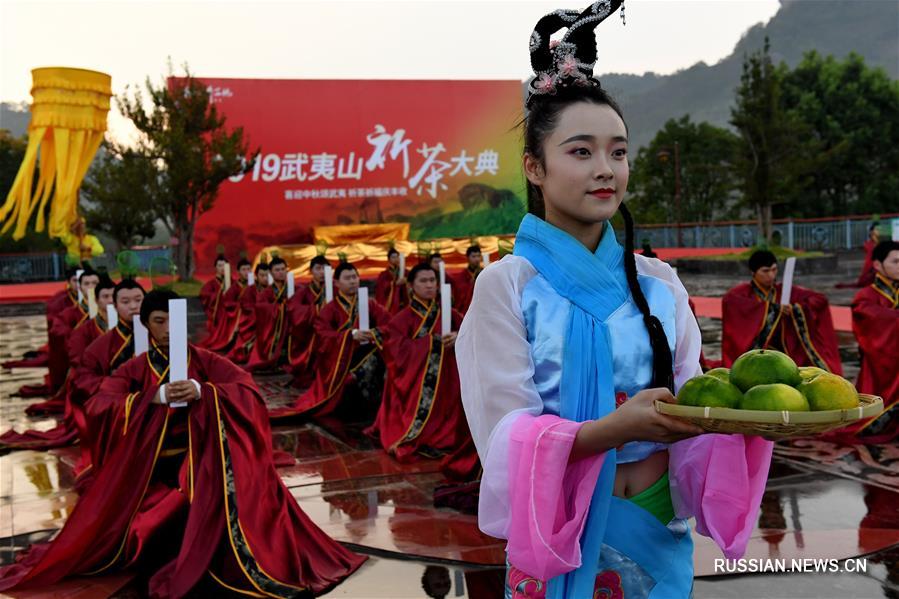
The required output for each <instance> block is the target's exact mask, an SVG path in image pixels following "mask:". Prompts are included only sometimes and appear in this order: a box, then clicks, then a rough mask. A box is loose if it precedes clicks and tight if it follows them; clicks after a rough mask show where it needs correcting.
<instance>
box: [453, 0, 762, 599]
mask: <svg viewBox="0 0 899 599" xmlns="http://www.w3.org/2000/svg"><path fill="white" fill-rule="evenodd" d="M621 3H622V2H621V0H604V1H600V2H596V3H594V4H592V5H591V6H590V7H588V8H587V9H586V10H584V11H583V12H578V11H568V10H558V11H555V12H554V13H551V14H549V15H547V16H546V17H544V18H543V19H541V20H540V21H539V22H538V24H537V27H536V29H535V31H534V32H533V34H532V35H531V39H530V52H531V62H532V66H533V67H534V71H535V77H534V79H533V80H532V81H531V83H530V84H529V89H528V99H527V106H526V108H527V115H526V117H525V121H524V129H525V135H524V137H525V149H524V159H523V166H524V171H525V175H526V177H527V181H528V204H529V214H527V215H526V216H525V217H524V219H523V220H522V222H521V225H520V228H519V230H518V234H517V237H516V241H515V251H514V255H512V256H506V257H505V258H503V259H502V260H501V261H499V262H497V263H494V264H492V265H491V266H490V267H489V268H487V269H485V270H484V271H483V272H482V273H481V275H480V276H479V277H478V281H477V283H476V286H475V291H474V298H473V301H472V304H471V308H470V309H469V312H468V314H467V316H466V318H465V321H464V322H463V325H462V327H461V330H460V333H459V337H458V340H457V359H458V365H459V373H460V378H461V382H462V399H463V403H464V404H465V411H466V417H467V418H468V421H469V425H470V428H471V432H472V436H473V438H474V440H475V443H476V445H477V448H478V453H479V455H480V458H481V461H482V463H483V465H484V475H483V480H482V483H481V493H480V505H479V522H480V526H481V528H482V530H484V531H485V532H487V533H489V534H491V535H494V536H497V537H500V538H504V539H507V540H508V544H507V557H508V564H509V567H508V571H507V572H508V573H507V579H506V583H507V584H506V596H507V597H510V598H519V597H553V598H565V599H581V598H592V597H595V596H599V597H606V596H609V597H622V596H623V597H628V598H630V597H661V598H665V599H669V598H674V597H688V596H689V595H690V594H691V591H692V584H693V564H692V559H693V542H692V539H691V533H690V528H689V526H688V524H687V518H689V517H691V516H695V517H696V521H697V531H698V532H700V533H701V534H705V535H708V536H710V537H712V538H713V539H714V540H715V541H716V542H717V543H718V545H719V546H720V547H721V548H722V550H723V551H724V553H725V555H726V556H727V557H731V558H735V557H738V556H740V555H742V554H743V552H744V551H745V547H746V544H747V542H748V538H749V534H750V532H751V531H752V529H753V526H754V523H755V519H756V517H757V513H758V507H759V502H760V500H761V495H762V491H763V490H764V487H765V481H766V479H767V473H768V467H769V465H770V459H771V448H772V444H771V442H769V441H766V440H764V439H761V438H759V437H745V436H742V435H698V433H700V432H701V430H700V429H698V428H697V427H694V426H693V425H691V424H688V423H686V422H684V421H680V420H677V419H675V418H671V417H667V416H664V415H662V414H660V413H658V412H657V411H656V410H655V408H654V400H659V401H665V402H674V401H676V400H675V398H674V396H673V393H674V392H675V391H676V390H677V389H679V388H680V386H681V385H683V384H684V383H685V382H686V381H687V380H689V379H690V378H691V377H693V376H696V375H698V374H700V373H701V369H700V366H699V352H700V349H701V337H700V334H699V328H698V326H697V324H696V319H695V317H694V316H693V314H692V312H691V311H690V308H689V305H688V296H687V292H686V291H685V289H684V287H683V285H682V284H681V282H680V281H679V280H678V278H677V275H676V274H675V273H674V271H673V270H672V269H671V268H670V267H669V266H668V265H667V264H665V263H663V262H661V261H659V260H657V259H652V258H645V257H643V256H638V255H635V254H634V251H633V237H634V234H633V222H632V220H631V216H630V213H629V212H628V210H627V207H626V206H625V204H624V203H622V200H623V198H624V194H625V190H626V188H627V181H628V158H627V133H628V132H627V126H626V124H625V121H624V119H623V117H622V114H621V110H620V109H619V108H618V106H617V105H616V104H615V102H614V101H613V100H612V99H611V98H610V97H609V96H608V95H607V94H606V92H605V91H604V90H603V89H602V88H601V86H600V84H599V82H598V81H597V80H596V79H595V78H594V77H593V66H594V64H595V62H596V42H595V38H594V28H595V27H596V25H598V24H599V22H601V21H602V20H603V19H605V18H606V17H608V16H609V15H610V14H612V13H613V12H615V11H616V10H617V9H618V8H619V7H620V6H621ZM561 29H567V32H566V33H565V34H564V36H563V37H562V39H561V41H560V42H559V43H558V44H555V45H551V44H550V40H549V38H550V36H551V35H553V34H554V33H556V32H557V31H559V30H561ZM616 211H617V212H620V213H621V216H622V218H623V220H624V223H625V227H626V241H625V245H624V247H622V246H621V245H619V243H618V241H617V240H616V238H615V233H614V231H613V230H612V227H611V226H610V220H611V219H612V217H613V215H614V214H615V212H616ZM697 435H698V436H697ZM603 593H605V594H603Z"/></svg>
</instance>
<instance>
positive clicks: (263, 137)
mask: <svg viewBox="0 0 899 599" xmlns="http://www.w3.org/2000/svg"><path fill="white" fill-rule="evenodd" d="M203 81H204V82H205V83H206V84H207V85H208V90H209V92H210V95H211V99H212V101H213V102H214V103H215V104H216V106H217V107H218V108H219V109H220V110H221V112H222V113H223V114H224V115H225V116H226V118H227V123H226V126H227V127H229V128H233V127H237V126H240V127H243V128H244V132H245V134H246V136H247V138H248V141H249V144H250V148H253V149H255V148H257V147H258V148H259V149H260V154H259V157H258V159H257V161H256V163H255V165H254V167H253V169H252V170H251V171H250V172H249V173H247V174H245V175H243V176H240V177H235V178H233V179H232V180H231V181H228V182H226V183H225V184H224V185H223V186H222V188H221V191H220V194H219V197H218V199H217V200H216V202H215V206H214V207H213V208H212V209H211V210H209V211H208V212H206V213H205V214H203V215H202V216H201V217H200V219H199V221H198V224H197V228H196V235H195V243H196V246H195V247H196V251H197V257H198V263H197V264H198V268H199V269H201V270H206V269H207V268H209V267H210V265H211V263H212V260H213V258H214V255H215V247H216V245H218V244H222V245H224V246H225V248H226V252H227V254H228V256H229V257H231V258H234V257H236V256H237V254H238V252H240V251H241V250H245V251H246V252H247V254H248V255H249V256H251V257H252V256H253V255H255V253H256V251H258V250H259V248H261V247H263V246H266V245H276V244H281V245H283V244H294V243H312V242H313V239H312V227H314V226H317V225H346V224H366V223H385V222H408V223H409V225H410V233H409V236H410V238H411V239H432V238H438V237H466V236H470V235H494V234H505V233H514V232H515V230H516V228H517V226H518V223H519V221H520V220H521V217H522V215H523V213H524V185H523V178H522V175H521V167H520V164H521V141H520V140H521V133H520V131H519V129H518V128H517V126H516V125H517V124H518V123H519V121H520V120H521V117H522V90H521V83H520V82H518V81H312V80H259V79H208V78H204V79H203Z"/></svg>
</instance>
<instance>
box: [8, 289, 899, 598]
mask: <svg viewBox="0 0 899 599" xmlns="http://www.w3.org/2000/svg"><path fill="white" fill-rule="evenodd" d="M697 279H701V278H700V277H693V280H691V281H687V287H688V289H689V288H690V287H691V285H696V286H697V287H703V289H702V293H703V294H709V293H713V291H711V290H710V287H711V286H712V285H713V284H714V285H724V284H726V283H720V282H718V283H712V282H709V281H702V280H700V281H698V282H697V281H696V280H697ZM845 279H846V277H845V276H843V277H842V279H840V280H845ZM737 280H739V279H737V278H735V279H734V282H736V281H737ZM27 313H28V311H27V310H24V309H20V310H19V312H18V315H10V316H3V317H0V339H2V343H0V361H2V360H7V359H10V358H13V357H18V356H20V355H21V354H22V353H23V352H24V351H27V350H29V349H33V348H35V347H37V346H39V345H41V343H42V342H43V340H44V339H46V337H45V334H46V327H45V323H44V318H43V316H42V315H40V314H32V315H27ZM23 314H24V315H23ZM193 322H195V321H193ZM702 324H703V333H704V340H705V347H706V351H707V352H708V353H709V355H710V357H712V358H717V357H719V355H718V354H720V349H718V350H717V351H716V343H717V344H718V345H717V347H718V348H720V341H719V340H717V339H716V337H717V336H720V323H717V322H716V321H712V320H709V321H707V322H704V323H702ZM841 351H842V352H844V353H845V355H846V356H849V357H853V356H854V360H855V362H854V365H855V368H857V359H858V358H857V349H856V348H855V347H854V343H850V342H845V341H844V340H843V339H841ZM852 365H853V363H852V362H850V363H849V364H848V366H849V367H850V368H852ZM44 372H45V371H44V370H42V369H32V370H16V371H13V372H10V371H2V373H0V432H3V431H5V430H7V429H8V428H10V427H14V428H16V429H17V430H23V429H25V428H29V427H35V426H37V427H39V428H44V429H46V428H50V427H52V426H53V425H55V422H56V421H55V420H54V419H53V418H28V417H26V416H25V415H24V408H25V406H27V405H28V404H30V403H32V402H33V401H35V400H33V399H23V398H18V397H13V396H12V394H13V392H14V391H15V390H16V389H17V388H18V387H19V386H21V385H23V384H38V383H40V382H41V381H42V379H43V374H44ZM852 374H854V371H850V373H849V375H850V376H851V375H852ZM257 381H258V383H259V386H260V388H261V390H262V392H263V395H264V396H265V397H266V398H267V401H268V402H269V403H270V404H271V405H273V406H277V405H281V404H283V403H284V402H286V401H288V400H289V399H290V398H291V397H292V396H293V394H294V393H295V391H294V390H291V389H290V388H289V387H287V380H286V377H283V376H267V377H259V378H258V379H257ZM273 433H274V446H275V447H276V448H277V449H282V450H284V451H287V452H289V453H290V454H292V455H293V456H294V460H295V461H294V464H293V465H291V466H288V467H284V468H280V469H279V472H280V474H281V476H282V478H283V480H284V482H285V484H286V485H287V486H288V488H289V489H290V492H291V493H292V494H293V496H294V498H296V500H297V502H298V503H299V504H300V506H301V507H302V508H303V510H304V511H305V512H306V513H307V514H308V515H309V516H310V517H311V518H312V520H313V521H314V522H315V523H316V524H317V525H318V526H320V527H321V528H322V529H324V530H325V531H326V532H327V533H328V534H329V535H331V536H332V537H333V538H335V539H337V540H338V541H341V542H344V543H347V544H349V545H350V546H351V547H352V548H354V549H356V550H358V551H360V552H362V553H366V554H369V555H370V556H372V559H370V560H369V561H368V562H367V563H366V564H365V566H364V567H363V568H362V569H360V571H359V572H358V573H356V574H355V575H353V576H352V577H350V579H348V580H347V581H346V582H345V583H344V584H342V585H341V586H339V587H338V588H337V589H335V590H334V591H333V592H332V593H331V594H330V595H329V596H333V597H354V598H360V599H361V598H368V597H372V598H374V597H392V598H407V597H408V598H412V597H475V598H478V597H500V596H501V588H502V575H503V570H502V564H503V563H504V552H503V547H504V546H503V542H502V541H500V540H497V539H493V538H491V537H489V536H487V535H484V534H483V533H481V532H480V531H479V530H478V528H477V522H476V518H475V517H474V516H470V515H466V514H463V513H460V512H457V511H454V510H452V509H448V508H436V507H434V504H433V492H434V488H435V487H436V486H438V485H440V484H441V483H443V479H442V476H441V475H440V474H439V472H438V464H437V463H436V462H430V461H422V462H418V463H416V464H412V465H408V464H404V465H401V464H399V463H397V462H396V461H394V460H393V459H392V458H390V457H389V456H387V455H386V454H385V453H384V452H383V451H382V450H380V449H379V448H377V447H375V446H374V444H373V443H372V442H371V440H370V439H368V438H367V437H366V436H365V435H363V434H362V433H361V428H360V427H357V426H341V425H335V424H334V423H328V424H313V423H300V424H294V425H291V426H282V427H276V428H275V429H274V431H273ZM77 457H78V455H77V449H76V448H72V447H69V448H62V449H58V450H51V451H46V452H36V451H19V452H13V453H8V454H6V455H2V456H0V563H9V562H10V561H11V560H12V559H13V554H14V551H15V550H16V549H19V548H22V547H25V546H27V545H28V544H29V543H32V542H36V541H40V540H45V539H47V538H49V537H50V536H51V535H52V534H53V533H54V532H55V530H57V529H58V528H59V527H60V526H61V525H62V524H63V523H64V522H65V519H66V517H67V516H68V514H69V513H71V510H72V508H73V506H74V504H75V501H76V495H75V493H74V492H73V491H72V486H73V475H72V468H73V466H74V463H75V461H76V460H77ZM694 541H695V544H696V551H695V556H694V566H695V570H696V576H697V578H696V581H695V586H694V594H695V597H697V598H701V597H709V598H711V597H722V598H725V597H740V598H748V597H759V598H762V597H764V598H775V597H819V598H830V597H834V598H836V597H865V598H867V597H870V598H875V597H899V448H897V447H895V446H889V447H887V446H873V447H863V446H838V445H835V444H833V443H826V442H821V441H815V440H811V439H809V440H797V441H792V442H782V443H779V444H778V445H777V446H776V449H775V457H774V462H773V464H772V468H771V473H770V476H769V481H768V485H767V488H766V492H765V496H764V499H763V502H762V509H761V513H760V516H759V521H758V523H757V527H756V529H755V531H754V532H753V535H752V538H751V540H750V544H749V548H748V550H747V554H746V557H752V558H771V559H778V558H780V559H784V560H786V566H787V567H790V565H791V564H792V561H791V560H793V559H794V558H795V559H804V558H812V559H835V560H841V561H838V562H836V566H837V567H840V568H843V571H839V572H812V571H809V570H807V571H806V572H803V573H799V572H792V573H790V572H787V573H773V572H765V573H754V574H748V573H738V574H728V573H727V571H726V570H725V571H719V572H716V571H715V560H716V559H720V558H722V555H721V552H720V550H719V549H718V548H717V547H716V546H715V545H714V543H713V542H712V541H711V540H709V539H707V538H705V537H701V536H699V535H694ZM856 557H862V558H864V560H865V561H863V562H858V563H856V562H855V561H850V562H843V561H842V560H846V559H848V558H856ZM862 566H864V568H865V571H855V570H859V569H861V567H862ZM807 567H813V566H812V565H807ZM821 567H825V568H829V567H830V565H829V564H826V565H822V566H821ZM849 568H851V569H852V570H853V571H848V569H849ZM12 596H14V597H50V596H53V597H57V596H66V597H83V598H88V597H109V596H115V597H139V596H140V589H139V588H137V587H136V586H135V583H134V582H133V581H132V579H131V576H129V575H128V574H119V575H114V576H108V577H104V578H99V579H76V580H72V581H65V582H63V583H60V584H59V585H56V586H55V587H53V588H51V589H43V590H41V591H40V592H28V593H14V594H12Z"/></svg>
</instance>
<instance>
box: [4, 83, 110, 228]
mask: <svg viewBox="0 0 899 599" xmlns="http://www.w3.org/2000/svg"><path fill="white" fill-rule="evenodd" d="M31 75H32V78H33V81H34V85H33V87H32V88H31V95H32V97H33V98H34V102H33V103H32V105H31V123H30V124H29V125H28V135H29V137H28V147H27V149H26V150H25V159H24V160H23V161H22V165H21V166H20V167H19V172H18V173H17V174H16V179H15V181H14V182H13V185H12V188H11V189H10V190H9V194H8V195H7V196H6V202H5V203H4V204H3V206H2V208H0V222H3V229H2V230H0V233H6V232H7V231H9V230H10V229H11V228H13V227H15V230H14V232H13V239H21V238H22V237H23V236H24V235H25V230H26V228H27V226H28V222H29V221H30V220H31V217H32V215H33V214H34V212H35V210H37V212H38V215H37V220H36V222H35V230H36V231H43V230H44V227H45V225H48V229H49V231H48V233H49V235H50V236H51V237H63V236H65V235H68V234H69V233H70V229H71V227H72V225H73V224H74V223H75V222H76V221H77V220H78V189H79V187H81V182H82V181H83V180H84V176H85V174H87V169H88V167H89V166H90V164H91V161H92V160H93V159H94V155H95V154H96V153H97V149H98V148H99V147H100V143H102V141H103V134H104V133H105V132H106V114H107V113H108V112H109V99H110V97H112V79H111V78H110V76H109V75H106V74H105V73H98V72H96V71H88V70H84V69H70V68H64V67H48V68H41V69H34V70H33V71H31ZM38 160H39V161H40V178H39V179H38V182H37V187H36V188H35V186H34V167H35V165H36V164H37V163H38ZM32 191H33V193H32ZM51 197H52V202H51V201H50V199H51ZM48 203H49V204H50V218H49V221H48V222H47V223H45V219H44V211H45V208H46V206H47V204H48Z"/></svg>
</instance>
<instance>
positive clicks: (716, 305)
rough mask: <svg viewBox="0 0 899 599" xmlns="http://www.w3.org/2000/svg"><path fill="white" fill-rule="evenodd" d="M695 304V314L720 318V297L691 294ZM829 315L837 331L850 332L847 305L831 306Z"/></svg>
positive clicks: (850, 311) (849, 310)
mask: <svg viewBox="0 0 899 599" xmlns="http://www.w3.org/2000/svg"><path fill="white" fill-rule="evenodd" d="M690 299H691V300H693V304H694V305H695V306H696V316H704V317H706V318H717V319H719V320H720V319H721V298H720V297H699V296H695V295H694V296H691V297H690ZM830 315H831V317H832V318H833V327H834V329H836V330H838V331H846V332H849V333H851V332H852V309H851V308H849V306H831V307H830Z"/></svg>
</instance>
